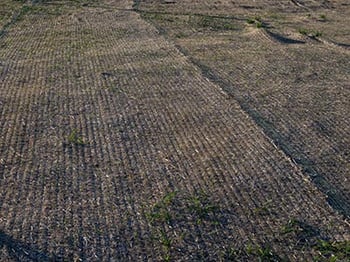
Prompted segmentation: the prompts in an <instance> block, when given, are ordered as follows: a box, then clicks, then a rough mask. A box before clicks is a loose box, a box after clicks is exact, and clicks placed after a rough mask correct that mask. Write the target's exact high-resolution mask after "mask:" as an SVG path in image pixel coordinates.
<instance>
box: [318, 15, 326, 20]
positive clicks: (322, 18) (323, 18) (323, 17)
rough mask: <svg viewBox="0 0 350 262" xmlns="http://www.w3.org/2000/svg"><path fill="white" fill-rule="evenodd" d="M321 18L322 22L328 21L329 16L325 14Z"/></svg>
mask: <svg viewBox="0 0 350 262" xmlns="http://www.w3.org/2000/svg"><path fill="white" fill-rule="evenodd" d="M319 18H320V19H321V20H322V21H326V20H327V16H326V15H325V14H320V16H319Z"/></svg>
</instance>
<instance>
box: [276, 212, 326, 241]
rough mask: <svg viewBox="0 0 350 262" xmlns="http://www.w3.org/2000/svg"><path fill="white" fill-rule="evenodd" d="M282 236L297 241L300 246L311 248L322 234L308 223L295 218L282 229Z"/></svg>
mask: <svg viewBox="0 0 350 262" xmlns="http://www.w3.org/2000/svg"><path fill="white" fill-rule="evenodd" d="M281 235H285V236H286V237H287V238H291V239H295V242H296V243H297V244H298V245H305V246H310V245H312V244H313V243H315V241H317V237H319V235H320V232H319V230H318V229H317V228H314V227H313V226H311V225H309V224H307V223H306V222H303V221H300V220H297V219H294V218H293V219H290V220H289V221H288V222H287V223H286V224H285V225H284V226H283V227H282V228H281Z"/></svg>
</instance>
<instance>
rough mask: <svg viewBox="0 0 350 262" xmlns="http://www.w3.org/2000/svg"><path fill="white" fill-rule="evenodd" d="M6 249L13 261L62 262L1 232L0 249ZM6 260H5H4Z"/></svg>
mask: <svg viewBox="0 0 350 262" xmlns="http://www.w3.org/2000/svg"><path fill="white" fill-rule="evenodd" d="M2 248H6V249H7V251H8V255H9V258H10V259H13V261H20V262H22V261H61V260H63V259H62V258H61V259H60V258H58V257H56V256H53V255H49V254H46V253H45V252H42V251H41V250H39V249H38V248H36V247H35V246H33V245H30V244H26V243H24V242H22V241H20V240H17V239H14V238H13V237H11V236H10V235H8V234H6V233H5V232H3V231H1V230H0V249H2ZM4 259H5V258H4Z"/></svg>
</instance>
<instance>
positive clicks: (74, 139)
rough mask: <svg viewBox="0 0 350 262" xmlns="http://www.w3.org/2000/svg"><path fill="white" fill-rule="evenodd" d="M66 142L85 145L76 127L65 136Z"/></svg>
mask: <svg viewBox="0 0 350 262" xmlns="http://www.w3.org/2000/svg"><path fill="white" fill-rule="evenodd" d="M67 139H68V143H70V144H74V145H78V146H83V145H85V144H86V143H85V141H84V139H83V138H82V137H81V136H79V135H78V131H77V130H76V129H73V130H72V132H71V133H70V134H69V135H68V137H67Z"/></svg>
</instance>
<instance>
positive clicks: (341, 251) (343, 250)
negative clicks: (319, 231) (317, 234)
mask: <svg viewBox="0 0 350 262" xmlns="http://www.w3.org/2000/svg"><path fill="white" fill-rule="evenodd" d="M315 249H316V250H317V251H318V252H320V253H321V257H318V258H316V259H315V260H316V261H324V259H327V261H347V260H346V259H349V258H350V241H342V242H330V241H326V240H320V241H319V242H318V244H317V245H316V246H315ZM322 259H323V260H322ZM344 259H345V260H344Z"/></svg>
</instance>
